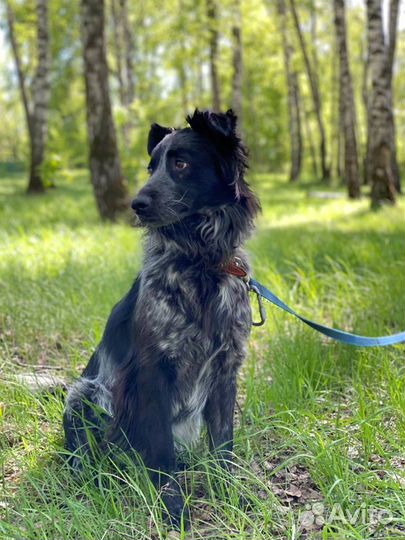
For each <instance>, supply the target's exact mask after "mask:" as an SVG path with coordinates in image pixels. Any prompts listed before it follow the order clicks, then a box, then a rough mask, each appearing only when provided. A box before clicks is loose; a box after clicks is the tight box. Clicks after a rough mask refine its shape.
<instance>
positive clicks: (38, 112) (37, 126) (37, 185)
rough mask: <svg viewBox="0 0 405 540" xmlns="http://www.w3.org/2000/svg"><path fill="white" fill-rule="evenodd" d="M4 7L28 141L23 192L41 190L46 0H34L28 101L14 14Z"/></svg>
mask: <svg viewBox="0 0 405 540" xmlns="http://www.w3.org/2000/svg"><path fill="white" fill-rule="evenodd" d="M6 8H7V22H8V29H9V35H10V42H11V47H12V51H13V56H14V61H15V65H16V69H17V77H18V84H19V87H20V93H21V98H22V102H23V106H24V113H25V119H26V123H27V129H28V135H29V141H30V173H29V180H28V188H27V191H28V193H42V192H43V191H44V190H45V186H44V183H43V181H42V177H41V170H40V167H41V165H42V163H43V160H44V155H45V145H46V139H47V134H48V109H49V97H50V84H49V63H50V58H49V31H48V2H47V0H37V3H36V12H37V67H36V71H35V75H34V78H33V81H32V96H31V103H30V98H29V95H28V91H27V85H26V79H25V74H24V71H23V68H22V62H21V57H20V53H19V49H18V44H17V39H16V35H15V30H14V14H13V11H12V9H11V6H10V4H9V3H8V2H7V6H6Z"/></svg>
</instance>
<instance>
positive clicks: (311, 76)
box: [290, 0, 330, 180]
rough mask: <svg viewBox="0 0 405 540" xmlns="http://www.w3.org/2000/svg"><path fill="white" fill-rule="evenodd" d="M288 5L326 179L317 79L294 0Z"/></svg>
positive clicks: (323, 137) (327, 176) (325, 152)
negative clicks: (310, 100) (298, 46)
mask: <svg viewBox="0 0 405 540" xmlns="http://www.w3.org/2000/svg"><path fill="white" fill-rule="evenodd" d="M290 6H291V12H292V15H293V19H294V25H295V29H296V32H297V36H298V40H299V42H300V47H301V51H302V55H303V58H304V63H305V69H306V72H307V76H308V81H309V86H310V89H311V97H312V102H313V105H314V110H315V114H316V120H317V124H318V130H319V138H320V146H319V153H320V158H321V168H322V179H323V180H328V179H329V176H330V170H329V167H328V165H327V150H326V136H325V127H324V124H323V118H322V103H321V97H320V93H319V87H318V81H317V77H316V74H315V72H314V70H313V69H312V66H311V62H310V59H309V54H308V51H307V47H306V44H305V40H304V35H303V33H302V29H301V25H300V21H299V18H298V12H297V9H296V5H295V0H290Z"/></svg>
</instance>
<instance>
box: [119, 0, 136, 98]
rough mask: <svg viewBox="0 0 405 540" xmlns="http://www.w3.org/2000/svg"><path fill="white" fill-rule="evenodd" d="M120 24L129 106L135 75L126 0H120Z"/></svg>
mask: <svg viewBox="0 0 405 540" xmlns="http://www.w3.org/2000/svg"><path fill="white" fill-rule="evenodd" d="M120 4H121V13H122V24H123V30H124V43H125V68H126V79H127V88H126V105H127V107H130V105H131V103H132V102H133V101H134V99H135V77H134V58H135V42H134V36H133V32H132V28H131V25H130V21H129V13H128V3H127V0H120Z"/></svg>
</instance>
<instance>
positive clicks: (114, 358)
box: [64, 110, 259, 522]
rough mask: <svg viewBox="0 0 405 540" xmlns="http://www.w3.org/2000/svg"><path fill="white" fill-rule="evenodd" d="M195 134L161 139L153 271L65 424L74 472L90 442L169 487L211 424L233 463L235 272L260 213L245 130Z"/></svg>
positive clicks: (213, 118) (197, 124)
mask: <svg viewBox="0 0 405 540" xmlns="http://www.w3.org/2000/svg"><path fill="white" fill-rule="evenodd" d="M187 122H188V124H189V127H187V128H185V129H171V128H165V127H162V126H159V125H158V124H153V125H152V127H151V130H150V133H149V140H148V153H149V155H150V158H151V159H150V163H149V167H148V171H149V174H150V178H149V180H148V182H147V183H146V185H145V186H144V187H143V188H142V189H141V190H140V192H139V193H138V195H137V197H136V198H135V199H134V201H133V202H132V208H133V210H134V211H135V213H136V216H137V218H138V220H139V222H140V224H141V225H142V226H144V227H145V228H146V231H147V234H146V246H145V256H144V262H143V267H142V269H141V271H140V273H139V275H138V277H137V278H136V280H135V282H134V284H133V285H132V287H131V289H130V291H129V292H128V293H127V295H126V296H125V297H124V298H123V299H122V300H121V301H120V302H119V303H118V304H117V305H116V306H115V307H114V309H113V310H112V313H111V315H110V317H109V319H108V322H107V326H106V329H105V331H104V335H103V338H102V340H101V343H100V344H99V345H98V347H97V349H96V351H95V352H94V354H93V356H92V357H91V359H90V362H89V364H88V365H87V367H86V368H85V370H84V371H83V374H82V376H81V377H80V379H79V380H78V381H77V382H76V383H75V384H74V385H73V387H72V388H71V389H70V392H69V394H68V398H67V402H66V408H65V414H64V428H65V435H66V448H67V450H68V451H69V453H70V462H71V464H72V465H73V466H75V467H80V463H81V460H82V459H83V456H84V455H86V453H87V454H89V453H90V442H89V441H90V438H92V440H93V441H94V440H95V441H96V442H97V443H98V444H100V445H105V444H106V443H107V444H108V443H109V442H113V443H117V444H118V445H120V446H121V447H122V448H124V449H125V448H126V449H133V450H135V451H136V454H137V455H138V456H139V455H140V456H141V457H142V459H143V461H144V463H145V464H146V466H147V467H148V468H150V470H151V476H152V479H153V481H154V482H155V483H156V485H157V486H158V487H162V486H163V484H165V483H166V482H167V475H171V474H173V473H175V471H176V460H175V450H176V449H177V448H180V447H181V446H182V445H183V446H184V445H185V446H188V445H190V444H192V443H193V442H194V441H196V439H197V438H198V437H199V434H200V429H201V427H202V424H203V422H205V424H206V426H207V431H208V436H209V442H210V446H211V449H212V450H213V452H214V453H215V454H216V455H217V456H218V458H219V461H220V462H221V463H223V464H224V466H226V463H229V456H230V452H231V451H232V442H233V414H234V406H235V395H236V376H237V372H238V368H239V367H240V365H241V363H242V361H243V359H244V356H245V353H246V342H247V338H248V336H249V332H250V328H251V309H250V304H249V298H248V290H247V286H246V283H245V282H244V281H243V280H242V279H241V278H240V277H238V272H234V271H233V270H232V269H235V267H238V264H239V267H240V266H242V267H245V268H246V269H247V261H246V256H245V254H244V252H243V250H242V244H243V242H244V241H245V239H246V238H247V237H248V236H249V234H250V233H251V231H252V229H253V220H254V217H255V215H256V213H257V211H258V210H259V203H258V200H257V199H256V197H255V196H254V194H253V193H252V191H251V190H250V188H249V186H248V184H247V182H246V180H245V178H244V174H245V170H246V167H247V161H246V160H247V155H246V150H245V147H244V145H243V144H242V141H241V140H240V138H239V136H238V134H237V129H236V128H237V126H236V123H237V119H236V117H235V115H234V114H233V113H232V111H228V112H227V113H226V114H215V113H213V112H210V111H203V112H200V111H198V110H196V111H195V113H194V114H193V116H191V117H188V118H187ZM236 261H239V262H236ZM235 274H236V275H235ZM242 274H243V272H242ZM100 411H101V412H100ZM90 435H91V437H90ZM165 477H166V478H165ZM169 486H170V489H166V490H163V492H164V493H165V494H164V495H163V498H164V502H165V505H166V507H167V509H168V512H169V515H170V517H171V518H172V520H173V521H174V522H176V521H177V520H179V519H180V515H181V512H182V509H183V501H182V497H181V495H180V490H179V488H178V486H177V484H176V482H171V483H170V484H169Z"/></svg>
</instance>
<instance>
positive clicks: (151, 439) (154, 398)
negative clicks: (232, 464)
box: [112, 363, 184, 526]
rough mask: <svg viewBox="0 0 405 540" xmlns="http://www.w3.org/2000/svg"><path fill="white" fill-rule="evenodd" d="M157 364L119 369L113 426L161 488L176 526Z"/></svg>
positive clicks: (168, 430)
mask: <svg viewBox="0 0 405 540" xmlns="http://www.w3.org/2000/svg"><path fill="white" fill-rule="evenodd" d="M161 365H162V363H153V364H152V365H151V364H147V363H145V365H143V366H142V367H140V368H138V369H136V371H134V372H133V373H129V372H128V371H125V372H123V373H122V375H121V377H120V380H119V381H118V383H117V384H116V387H115V391H114V398H115V407H116V410H115V415H116V416H115V419H116V430H117V431H119V432H120V433H123V434H124V437H125V440H126V442H127V443H129V445H130V447H132V448H133V449H135V450H136V451H137V452H138V453H139V454H140V455H141V457H142V459H143V461H144V463H145V465H146V466H147V467H148V469H149V471H150V476H151V479H152V481H153V483H154V484H155V486H156V487H157V488H158V489H159V490H161V493H162V500H163V502H164V504H165V506H166V508H167V512H168V515H169V516H168V517H169V518H170V520H171V522H172V524H173V525H175V526H178V525H179V524H180V521H181V516H182V513H183V507H184V501H183V497H182V495H181V492H180V487H179V485H178V484H177V482H176V480H174V479H172V478H171V476H172V475H173V474H174V473H175V471H176V460H175V451H174V441H173V434H172V422H171V404H170V385H169V380H168V377H167V374H166V373H165V371H164V369H162V367H161ZM112 439H113V440H114V435H113V437H112Z"/></svg>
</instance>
